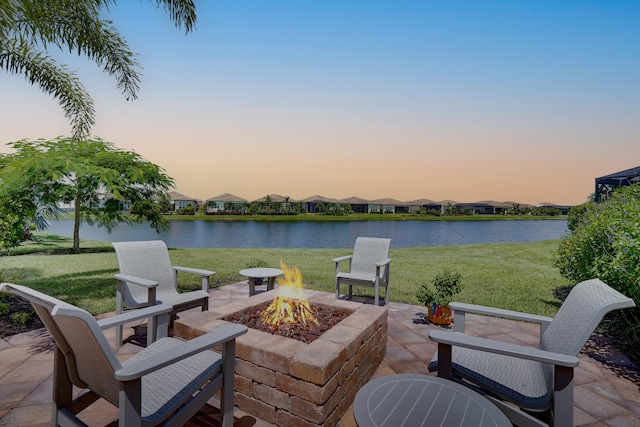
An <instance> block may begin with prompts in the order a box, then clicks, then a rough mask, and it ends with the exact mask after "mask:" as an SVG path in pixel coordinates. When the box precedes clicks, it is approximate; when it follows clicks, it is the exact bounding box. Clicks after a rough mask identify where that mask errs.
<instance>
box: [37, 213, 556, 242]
mask: <svg viewBox="0 0 640 427" xmlns="http://www.w3.org/2000/svg"><path fill="white" fill-rule="evenodd" d="M170 224H171V228H170V229H169V230H167V231H166V232H163V233H160V234H157V233H156V232H155V231H154V230H153V229H151V228H150V227H149V226H148V225H146V224H136V225H132V226H130V225H125V224H120V225H119V226H117V227H116V228H115V229H114V230H113V232H112V233H111V234H109V233H107V231H106V230H105V229H103V228H98V227H93V226H88V225H86V224H83V225H82V226H81V228H80V237H81V238H84V239H95V240H107V241H112V242H113V241H132V240H154V239H161V240H164V241H165V242H166V243H167V245H168V246H171V247H184V248H349V247H352V246H353V242H354V241H355V239H356V237H358V236H371V237H386V238H390V239H391V245H392V246H393V247H418V246H446V245H460V244H469V243H507V242H533V241H538V240H550V239H558V238H560V237H561V236H563V235H564V234H565V232H566V230H567V221H566V220H563V219H559V220H505V221H346V222H307V221H299V222H258V221H242V222H240V221H238V222H229V221H171V222H170ZM47 231H48V232H49V233H53V234H59V235H63V236H72V234H73V221H68V220H64V221H54V222H52V224H51V227H50V228H49V230H47Z"/></svg>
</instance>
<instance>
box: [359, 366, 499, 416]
mask: <svg viewBox="0 0 640 427" xmlns="http://www.w3.org/2000/svg"><path fill="white" fill-rule="evenodd" d="M353 413H354V416H355V419H356V423H357V424H358V426H360V427H368V426H375V427H382V426H387V427H397V426H432V425H433V426H448V427H452V426H470V427H471V426H481V427H502V426H505V427H511V423H510V422H509V420H508V419H507V417H506V416H505V415H504V414H503V413H502V412H501V411H500V410H499V409H498V408H497V407H496V406H495V405H494V404H492V403H491V402H490V401H489V400H488V399H486V398H485V397H484V396H481V395H480V394H478V393H476V392H475V391H473V390H471V389H469V388H467V387H465V386H463V385H461V384H458V383H456V382H453V381H448V380H445V379H443V378H438V377H434V376H430V375H419V374H396V375H387V376H384V377H380V378H377V379H375V380H372V381H370V382H368V383H367V384H365V385H364V386H363V387H362V388H361V389H360V391H358V393H357V394H356V398H355V401H354V403H353Z"/></svg>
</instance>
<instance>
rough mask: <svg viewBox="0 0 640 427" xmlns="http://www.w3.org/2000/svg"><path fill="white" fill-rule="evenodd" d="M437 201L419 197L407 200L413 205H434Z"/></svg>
mask: <svg viewBox="0 0 640 427" xmlns="http://www.w3.org/2000/svg"><path fill="white" fill-rule="evenodd" d="M435 203H436V202H434V201H433V200H431V199H417V200H410V201H408V202H407V204H408V205H412V206H421V205H433V204H435Z"/></svg>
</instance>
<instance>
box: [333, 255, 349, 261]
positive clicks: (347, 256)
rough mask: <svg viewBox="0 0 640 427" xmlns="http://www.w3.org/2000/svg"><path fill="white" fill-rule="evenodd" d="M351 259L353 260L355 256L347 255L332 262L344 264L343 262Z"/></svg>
mask: <svg viewBox="0 0 640 427" xmlns="http://www.w3.org/2000/svg"><path fill="white" fill-rule="evenodd" d="M351 258H353V255H345V256H341V257H338V258H333V259H332V260H331V261H333V262H342V261H346V260H348V259H351Z"/></svg>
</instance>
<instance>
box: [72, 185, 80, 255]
mask: <svg viewBox="0 0 640 427" xmlns="http://www.w3.org/2000/svg"><path fill="white" fill-rule="evenodd" d="M74 207H75V209H74V213H73V252H74V253H78V252H80V197H76V200H75V203H74Z"/></svg>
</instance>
